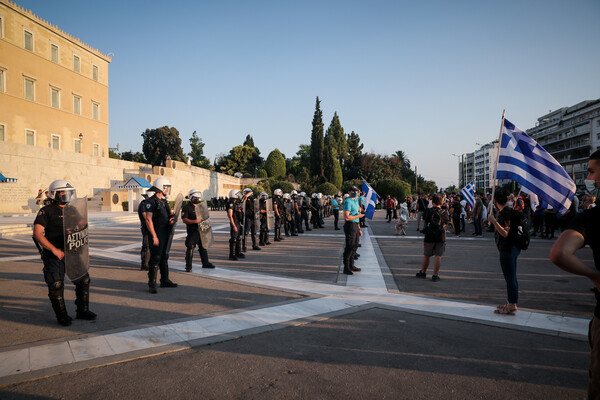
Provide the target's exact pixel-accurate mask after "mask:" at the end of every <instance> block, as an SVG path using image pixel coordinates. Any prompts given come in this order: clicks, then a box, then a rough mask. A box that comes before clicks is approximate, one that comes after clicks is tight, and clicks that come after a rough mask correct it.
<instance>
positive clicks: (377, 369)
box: [0, 212, 595, 399]
mask: <svg viewBox="0 0 600 400" xmlns="http://www.w3.org/2000/svg"><path fill="white" fill-rule="evenodd" d="M112 215H113V214H111V216H112ZM129 215H131V214H129ZM123 216H125V218H123ZM126 216H127V214H125V213H122V214H120V215H119V216H116V217H115V218H112V219H111V218H107V216H106V215H105V214H102V213H91V214H90V275H91V279H92V284H91V294H90V298H91V299H90V308H91V310H92V311H94V312H96V313H97V314H98V319H97V320H96V321H82V320H74V321H73V325H72V326H70V327H62V326H60V325H58V324H57V323H56V320H55V318H54V314H53V312H52V309H51V306H50V302H49V301H48V297H47V287H46V285H45V283H44V280H43V276H42V273H41V269H42V263H41V261H40V259H39V255H38V254H37V250H36V249H35V248H34V246H33V243H32V241H31V238H30V237H29V236H26V235H21V236H14V237H9V238H5V239H0V296H1V297H0V298H1V304H0V307H1V308H0V310H1V315H0V321H1V322H0V398H3V399H4V398H7V399H12V398H14V399H25V398H27V399H30V398H31V399H33V398H36V399H37V398H44V399H45V398H84V397H85V398H106V397H108V398H114V397H119V398H126V399H129V398H131V399H133V398H140V397H142V396H143V397H147V398H190V399H191V398H217V399H218V398H273V399H276V398H277V399H280V398H311V399H312V398H361V399H364V398H439V397H445V398H527V399H530V398H544V399H548V398H557V399H558V398H560V399H565V398H583V397H585V393H586V390H585V389H586V384H587V367H588V357H589V349H588V345H587V326H588V321H589V318H590V317H591V314H592V311H593V307H594V305H595V299H594V296H593V294H592V293H591V291H590V287H591V286H592V285H591V283H590V282H589V281H587V280H586V279H584V278H580V277H576V276H573V275H570V274H567V273H565V272H563V271H562V270H560V269H558V268H557V267H555V266H554V265H552V263H550V261H549V259H548V254H549V251H550V248H551V245H552V242H551V241H544V240H533V241H532V244H531V246H530V249H529V250H528V251H526V252H524V253H522V255H521V257H520V258H519V261H518V277H519V285H520V293H519V295H520V299H519V306H520V308H519V311H518V312H517V315H515V316H502V315H497V314H494V313H493V309H494V308H495V306H496V305H498V304H501V303H503V302H505V294H506V289H505V283H504V279H503V277H502V274H501V271H500V266H499V262H498V254H497V250H496V247H495V244H494V242H493V234H491V233H485V234H484V237H483V238H474V237H472V236H471V232H472V227H471V226H468V227H467V228H468V231H467V233H466V234H464V235H462V236H461V237H458V238H456V237H454V236H453V235H451V234H448V241H447V252H446V256H445V257H444V258H443V263H442V269H441V271H440V277H441V280H440V281H439V282H432V281H431V279H426V280H424V279H417V278H415V273H416V272H417V271H418V270H419V268H420V264H421V260H422V250H423V242H422V234H420V233H419V232H418V231H417V230H416V224H415V223H414V222H410V223H409V225H408V230H407V233H408V236H406V237H401V236H396V235H395V234H394V229H393V224H388V223H386V222H385V220H384V212H377V213H376V214H375V219H374V220H373V221H367V224H368V225H369V226H368V228H366V229H363V232H364V235H363V237H362V239H361V243H362V247H360V248H359V253H360V254H361V257H360V259H359V260H357V263H356V264H357V266H359V267H361V268H362V271H361V272H359V273H356V274H355V275H352V276H346V275H343V274H342V273H341V268H340V264H341V254H342V250H343V245H344V236H343V233H342V232H343V231H335V230H333V219H332V218H328V219H326V220H325V229H319V230H313V231H310V232H306V233H304V234H303V235H300V236H298V237H290V238H286V240H285V241H283V242H281V243H273V244H272V245H270V246H265V247H263V249H262V250H261V251H251V250H249V251H248V252H247V253H246V255H247V257H246V259H244V260H239V261H230V260H228V258H227V256H228V239H229V227H228V224H227V220H226V217H225V213H224V212H212V213H211V221H212V225H213V229H214V231H215V245H214V246H213V247H212V248H211V249H210V250H209V257H210V260H211V261H212V262H213V263H214V264H215V265H216V266H217V268H216V269H214V270H206V269H202V268H201V265H200V257H199V256H198V254H197V253H196V254H195V258H194V269H193V271H192V272H191V273H186V272H183V270H184V254H185V246H184V238H185V228H184V226H183V224H181V223H180V225H178V227H177V231H176V235H175V241H174V243H173V248H172V250H171V256H170V260H169V264H170V268H171V271H172V272H171V279H172V280H173V281H174V282H177V283H178V284H179V287H178V288H174V289H170V288H165V289H161V288H159V289H158V294H155V295H151V294H149V293H148V287H147V276H146V272H143V271H140V270H139V264H140V261H139V258H140V257H139V245H140V241H141V235H140V231H139V224H138V223H137V222H135V219H136V217H135V216H131V218H126ZM9 220H10V221H9ZM32 220H33V217H20V218H0V223H9V222H10V223H14V221H18V222H23V221H25V222H32ZM581 256H582V258H583V259H584V260H586V261H587V262H588V263H590V264H591V263H592V254H591V251H590V250H589V249H582V250H581ZM432 268H433V265H432V266H431V267H430V269H432ZM430 276H431V273H430V271H428V278H429V277H430ZM65 286H66V287H65V289H66V290H65V299H66V303H67V309H68V310H69V313H70V314H71V315H74V314H75V310H74V305H73V301H74V298H75V295H74V291H73V285H72V284H70V283H67V284H66V285H65Z"/></svg>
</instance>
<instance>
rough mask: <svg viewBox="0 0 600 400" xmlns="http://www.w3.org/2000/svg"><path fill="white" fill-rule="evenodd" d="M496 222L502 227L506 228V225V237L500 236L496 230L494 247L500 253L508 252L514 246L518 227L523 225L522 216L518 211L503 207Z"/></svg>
mask: <svg viewBox="0 0 600 400" xmlns="http://www.w3.org/2000/svg"><path fill="white" fill-rule="evenodd" d="M496 220H497V221H498V223H499V224H500V225H501V226H503V227H507V225H508V236H507V237H504V236H502V235H500V234H499V233H498V231H497V230H496V232H495V238H496V246H497V247H498V250H500V251H510V250H511V249H512V247H513V246H514V244H515V241H516V238H517V230H518V229H519V225H522V224H523V221H522V220H523V214H522V213H521V212H520V211H515V210H513V209H512V208H510V207H504V208H503V209H502V211H500V212H499V213H498V216H497V217H496Z"/></svg>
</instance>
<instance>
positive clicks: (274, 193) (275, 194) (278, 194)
mask: <svg viewBox="0 0 600 400" xmlns="http://www.w3.org/2000/svg"><path fill="white" fill-rule="evenodd" d="M282 195H283V191H282V190H281V189H275V190H273V196H282Z"/></svg>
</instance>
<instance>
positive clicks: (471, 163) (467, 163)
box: [458, 140, 504, 193]
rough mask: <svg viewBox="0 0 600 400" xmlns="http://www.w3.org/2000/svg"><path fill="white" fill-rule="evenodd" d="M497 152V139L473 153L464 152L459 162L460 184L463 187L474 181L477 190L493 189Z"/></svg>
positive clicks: (485, 191)
mask: <svg viewBox="0 0 600 400" xmlns="http://www.w3.org/2000/svg"><path fill="white" fill-rule="evenodd" d="M497 154H498V141H497V140H496V141H494V142H492V143H486V144H484V145H483V146H481V147H480V148H479V149H477V150H475V151H474V152H472V153H465V154H463V155H462V156H461V161H460V162H459V163H458V182H459V186H460V187H461V188H463V187H465V186H466V185H467V184H468V183H469V182H474V183H475V188H476V190H478V191H480V192H484V193H487V192H489V191H491V188H492V186H493V184H494V176H493V174H492V171H493V168H494V164H495V162H496V156H497ZM503 182H504V181H503Z"/></svg>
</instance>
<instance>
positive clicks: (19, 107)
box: [0, 0, 111, 157]
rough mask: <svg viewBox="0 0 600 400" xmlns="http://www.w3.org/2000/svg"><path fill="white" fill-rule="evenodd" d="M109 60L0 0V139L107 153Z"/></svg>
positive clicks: (96, 51)
mask: <svg viewBox="0 0 600 400" xmlns="http://www.w3.org/2000/svg"><path fill="white" fill-rule="evenodd" d="M110 61H111V59H110V57H108V56H107V55H104V54H102V53H101V52H99V51H98V50H96V49H94V48H92V47H90V46H89V45H87V44H85V43H83V42H82V41H80V40H79V39H77V38H74V37H73V36H71V35H69V34H67V33H65V32H63V31H62V30H61V29H59V28H58V27H56V26H54V25H52V24H50V23H48V22H46V21H44V20H42V19H41V18H39V17H37V16H36V15H34V14H33V13H32V12H31V11H28V10H25V9H23V8H22V7H20V6H18V5H17V4H15V3H13V2H11V1H8V0H0V142H2V141H4V142H13V143H21V144H26V145H31V146H37V147H45V148H49V149H53V150H57V151H67V152H76V153H84V154H89V155H91V156H98V157H108V64H109V63H110Z"/></svg>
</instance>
